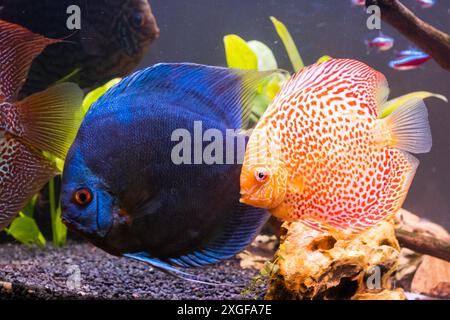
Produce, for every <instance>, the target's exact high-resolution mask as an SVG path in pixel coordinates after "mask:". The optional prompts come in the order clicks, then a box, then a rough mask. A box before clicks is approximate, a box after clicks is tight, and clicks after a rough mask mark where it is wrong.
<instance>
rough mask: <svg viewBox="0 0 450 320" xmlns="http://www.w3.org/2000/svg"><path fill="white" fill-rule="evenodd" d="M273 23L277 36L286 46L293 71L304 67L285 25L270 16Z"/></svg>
mask: <svg viewBox="0 0 450 320" xmlns="http://www.w3.org/2000/svg"><path fill="white" fill-rule="evenodd" d="M270 20H272V23H273V25H274V26H275V30H276V31H277V33H278V36H279V37H280V38H281V41H282V42H283V44H284V47H285V48H286V51H287V54H288V56H289V59H290V60H291V63H292V66H293V68H294V71H296V72H297V71H299V70H300V69H303V68H304V67H305V64H304V63H303V60H302V58H301V57H300V53H299V52H298V49H297V46H296V45H295V42H294V40H293V39H292V36H291V34H290V33H289V31H288V29H287V28H286V26H285V25H284V24H283V23H282V22H281V21H279V20H277V19H276V18H275V17H270Z"/></svg>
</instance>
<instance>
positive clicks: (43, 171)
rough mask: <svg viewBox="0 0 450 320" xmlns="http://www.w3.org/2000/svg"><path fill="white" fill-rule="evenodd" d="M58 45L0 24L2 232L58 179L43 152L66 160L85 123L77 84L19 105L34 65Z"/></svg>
mask: <svg viewBox="0 0 450 320" xmlns="http://www.w3.org/2000/svg"><path fill="white" fill-rule="evenodd" d="M58 42H59V40H52V39H48V38H45V37H43V36H40V35H37V34H34V33H32V32H30V31H29V30H27V29H25V28H22V27H21V26H18V25H15V24H11V23H8V22H5V21H2V20H0V230H2V229H3V228H5V227H6V226H7V225H8V224H9V223H10V222H11V221H12V220H13V219H14V217H15V216H16V215H17V214H18V213H19V211H20V210H21V209H22V208H23V207H24V206H25V205H26V203H27V202H28V201H29V200H30V199H31V197H32V196H33V195H34V194H36V193H37V192H38V191H39V190H40V189H41V188H42V187H43V186H44V185H45V183H47V182H48V180H50V179H51V178H52V177H53V176H54V175H56V174H57V173H58V170H57V169H56V167H55V165H54V164H53V163H52V162H51V161H49V160H48V159H47V158H45V157H44V156H43V155H42V151H47V152H51V153H52V154H54V155H55V156H57V157H59V158H62V159H63V158H64V157H65V154H66V152H67V150H68V149H69V145H70V142H71V141H72V139H73V138H74V137H75V133H76V130H77V128H78V125H79V124H80V122H81V119H80V114H79V112H78V110H79V109H80V106H81V103H82V99H83V92H82V91H81V89H80V88H79V87H78V86H77V85H76V84H73V83H64V84H59V85H56V86H53V87H50V88H49V89H47V90H45V91H43V92H39V93H36V94H34V95H32V96H29V97H27V98H26V99H24V100H21V101H16V97H17V95H18V93H19V91H20V88H21V86H22V85H23V83H24V81H25V78H26V76H27V73H28V70H29V68H30V66H31V63H32V61H33V59H35V57H36V56H38V55H39V54H40V53H41V52H42V50H44V48H45V47H47V46H48V45H54V44H55V43H58Z"/></svg>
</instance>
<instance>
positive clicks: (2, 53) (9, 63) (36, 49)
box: [0, 20, 60, 101]
mask: <svg viewBox="0 0 450 320" xmlns="http://www.w3.org/2000/svg"><path fill="white" fill-rule="evenodd" d="M59 41H60V40H54V39H48V38H45V37H43V36H40V35H38V34H34V33H33V32H31V31H29V30H27V29H25V28H23V27H21V26H19V25H16V24H12V23H9V22H6V21H3V20H0V101H5V100H10V98H12V97H15V96H16V95H17V93H18V92H19V91H20V89H21V88H22V85H23V84H24V82H25V80H26V77H27V74H28V71H29V69H30V67H31V64H32V62H33V60H34V58H36V57H37V56H38V55H39V54H40V53H41V52H42V51H43V50H44V49H45V47H47V46H48V45H50V44H53V43H57V42H59Z"/></svg>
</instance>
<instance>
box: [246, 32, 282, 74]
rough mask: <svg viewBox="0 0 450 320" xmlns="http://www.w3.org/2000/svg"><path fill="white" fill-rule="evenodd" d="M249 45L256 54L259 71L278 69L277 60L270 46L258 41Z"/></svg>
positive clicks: (250, 42) (253, 41)
mask: <svg viewBox="0 0 450 320" xmlns="http://www.w3.org/2000/svg"><path fill="white" fill-rule="evenodd" d="M247 45H248V46H249V48H250V49H252V51H253V52H254V53H255V54H256V57H257V59H258V70H259V71H268V70H275V69H278V64H277V60H276V59H275V56H274V55H273V52H272V50H270V48H269V47H268V46H266V45H265V44H264V43H262V42H260V41H257V40H252V41H249V42H247Z"/></svg>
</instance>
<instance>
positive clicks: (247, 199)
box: [239, 192, 263, 208]
mask: <svg viewBox="0 0 450 320" xmlns="http://www.w3.org/2000/svg"><path fill="white" fill-rule="evenodd" d="M239 202H240V203H243V204H246V205H249V206H253V207H259V208H263V206H262V205H261V201H260V199H256V198H254V197H252V196H251V195H250V194H248V193H246V192H241V197H240V198H239Z"/></svg>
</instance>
